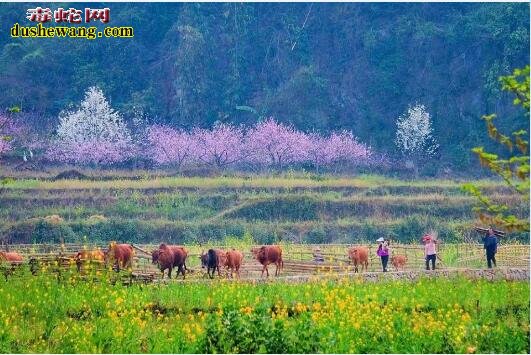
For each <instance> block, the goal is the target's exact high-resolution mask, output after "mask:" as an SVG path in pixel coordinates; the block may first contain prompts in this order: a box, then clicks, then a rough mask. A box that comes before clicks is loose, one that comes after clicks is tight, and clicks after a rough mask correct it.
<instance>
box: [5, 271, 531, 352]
mask: <svg viewBox="0 0 531 355" xmlns="http://www.w3.org/2000/svg"><path fill="white" fill-rule="evenodd" d="M92 276H94V277H93V278H92V277H91V278H90V279H87V278H86V276H85V278H84V279H81V277H82V276H79V275H76V274H72V275H66V276H65V275H62V276H61V277H60V278H58V277H57V276H53V275H50V274H46V273H43V274H40V275H38V276H34V277H30V276H29V275H27V276H26V275H17V276H16V277H11V278H9V279H8V280H7V281H6V280H4V279H3V278H2V279H1V280H0V299H1V300H2V302H1V303H0V325H1V326H0V352H2V353H6V352H7V353H10V352H11V353H27V352H33V353H49V352H53V353H65V352H66V353H98V352H106V353H145V352H149V353H169V352H172V353H180V352H184V353H198V352H199V353H205V352H206V353H213V352H229V353H239V352H244V353H257V352H260V353H267V352H269V353H271V352H272V353H319V352H325V353H439V352H445V353H454V352H456V353H474V352H477V353H488V352H496V353H529V283H528V282H507V281H496V282H488V281H484V280H479V281H478V280H476V281H471V280H467V279H463V278H456V279H421V280H420V281H418V282H415V283H411V282H391V281H389V282H380V283H363V282H361V281H357V280H352V279H351V280H346V279H345V280H326V281H323V280H320V281H317V280H316V281H314V282H308V283H302V284H290V283H284V282H278V281H277V282H266V283H254V282H230V281H227V280H215V281H212V282H191V283H172V284H149V285H141V284H133V285H130V286H124V285H122V284H120V283H115V284H113V282H112V277H113V276H110V277H109V276H108V275H107V276H106V274H105V273H103V274H102V275H92Z"/></svg>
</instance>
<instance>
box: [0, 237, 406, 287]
mask: <svg viewBox="0 0 531 355" xmlns="http://www.w3.org/2000/svg"><path fill="white" fill-rule="evenodd" d="M251 253H252V255H253V257H254V259H256V260H257V261H258V262H259V263H260V264H261V265H262V273H261V277H263V276H264V272H265V273H266V276H267V277H269V270H268V266H269V265H271V264H273V265H275V267H276V269H275V276H278V275H280V272H281V270H282V268H283V266H284V261H283V260H282V248H281V247H280V246H278V245H264V246H261V247H256V248H252V249H251ZM134 255H135V252H134V248H133V246H132V245H130V244H117V243H115V242H111V243H110V244H109V246H108V248H107V250H105V251H102V250H100V249H96V250H81V251H79V252H78V253H77V254H74V255H73V256H72V257H71V258H72V259H73V260H75V262H76V264H77V268H78V271H79V270H80V268H81V265H82V263H83V262H85V261H95V262H99V263H103V264H104V265H105V267H108V266H111V267H112V268H113V269H115V270H117V271H120V270H121V269H128V268H131V267H132V263H133V256H134ZM348 257H349V261H350V263H351V264H352V265H353V266H354V271H355V272H358V271H359V270H358V268H359V269H360V270H361V271H362V272H363V271H367V269H368V266H369V249H368V248H367V247H364V246H354V247H351V248H349V249H348ZM187 258H188V250H187V249H186V248H185V247H184V246H182V245H167V244H164V243H162V244H160V245H159V247H158V249H156V250H153V251H152V252H151V261H152V263H153V264H154V265H157V266H158V268H159V270H160V271H161V272H162V275H163V277H164V273H165V271H166V270H168V278H171V274H172V271H173V269H177V276H176V277H178V275H179V274H182V276H183V279H184V278H185V277H186V272H187V271H188V268H187V267H186V260H187ZM199 258H200V260H201V267H202V268H205V269H206V271H207V275H208V277H210V278H214V276H215V273H216V271H217V274H218V276H220V277H221V270H223V269H224V270H225V271H226V273H227V275H228V276H230V277H231V278H232V277H234V274H236V277H237V278H238V279H239V278H240V268H241V266H242V264H243V262H244V257H243V253H242V252H241V251H238V250H236V249H234V248H233V249H230V250H222V249H209V250H208V251H206V252H204V251H203V252H202V253H201V255H199ZM23 260H24V259H23V257H22V256H21V255H20V254H19V253H17V252H0V262H1V261H7V262H9V263H12V264H20V263H21V262H23ZM406 262H407V257H406V256H403V255H394V256H393V257H392V258H391V264H392V265H393V266H394V267H395V269H396V270H397V271H398V270H399V269H401V268H402V269H403V268H404V266H405V264H406Z"/></svg>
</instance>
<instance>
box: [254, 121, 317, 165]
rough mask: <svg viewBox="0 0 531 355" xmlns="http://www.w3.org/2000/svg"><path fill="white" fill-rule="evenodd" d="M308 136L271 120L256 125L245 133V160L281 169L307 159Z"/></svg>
mask: <svg viewBox="0 0 531 355" xmlns="http://www.w3.org/2000/svg"><path fill="white" fill-rule="evenodd" d="M308 147H309V140H308V136H307V135H306V134H304V133H302V132H300V131H297V130H296V129H295V128H294V127H292V126H286V125H283V124H281V123H278V122H277V121H275V120H274V119H273V118H269V119H267V120H265V121H262V122H259V123H257V124H256V125H255V126H254V127H253V128H251V129H250V130H249V131H248V133H247V139H246V148H247V157H248V158H247V159H248V160H249V161H251V162H253V163H256V164H261V165H266V166H274V167H278V168H279V169H282V168H283V167H284V166H286V165H287V164H292V163H300V162H303V161H305V160H306V159H307V150H308Z"/></svg>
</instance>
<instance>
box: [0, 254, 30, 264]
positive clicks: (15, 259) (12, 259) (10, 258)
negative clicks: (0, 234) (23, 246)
mask: <svg viewBox="0 0 531 355" xmlns="http://www.w3.org/2000/svg"><path fill="white" fill-rule="evenodd" d="M0 261H7V262H8V263H20V262H22V261H24V258H23V257H22V255H20V254H19V253H17V252H14V251H12V252H4V251H0Z"/></svg>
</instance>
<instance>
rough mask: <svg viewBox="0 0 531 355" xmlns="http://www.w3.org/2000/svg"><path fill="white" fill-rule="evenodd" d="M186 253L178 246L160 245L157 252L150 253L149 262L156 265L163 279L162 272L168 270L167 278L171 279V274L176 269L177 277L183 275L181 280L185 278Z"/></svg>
mask: <svg viewBox="0 0 531 355" xmlns="http://www.w3.org/2000/svg"><path fill="white" fill-rule="evenodd" d="M187 256H188V251H187V250H186V249H185V248H184V247H182V246H179V245H166V244H164V243H162V244H161V245H159V248H158V249H157V250H154V251H153V252H152V253H151V262H152V263H153V264H157V265H158V266H159V268H160V271H161V272H162V277H164V270H166V269H168V278H170V279H171V272H172V270H173V269H174V268H177V269H178V270H177V275H179V273H182V274H183V279H184V278H186V276H185V270H186V257H187Z"/></svg>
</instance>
